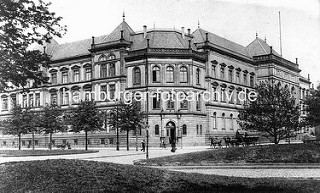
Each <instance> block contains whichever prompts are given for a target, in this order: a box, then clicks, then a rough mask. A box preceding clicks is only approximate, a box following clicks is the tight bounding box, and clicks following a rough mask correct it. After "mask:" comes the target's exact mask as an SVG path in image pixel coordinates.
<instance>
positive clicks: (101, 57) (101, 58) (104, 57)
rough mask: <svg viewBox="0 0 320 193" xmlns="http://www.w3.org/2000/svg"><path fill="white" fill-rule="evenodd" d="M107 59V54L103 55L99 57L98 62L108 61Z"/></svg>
mask: <svg viewBox="0 0 320 193" xmlns="http://www.w3.org/2000/svg"><path fill="white" fill-rule="evenodd" d="M106 60H107V57H106V56H105V55H101V56H100V57H99V59H98V62H103V61H106Z"/></svg>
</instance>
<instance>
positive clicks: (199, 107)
mask: <svg viewBox="0 0 320 193" xmlns="http://www.w3.org/2000/svg"><path fill="white" fill-rule="evenodd" d="M196 109H197V111H200V110H201V100H200V98H199V99H198V100H197V101H196Z"/></svg>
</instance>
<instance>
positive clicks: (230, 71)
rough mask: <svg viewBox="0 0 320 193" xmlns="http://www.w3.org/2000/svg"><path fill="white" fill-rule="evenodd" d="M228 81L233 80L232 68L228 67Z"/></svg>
mask: <svg viewBox="0 0 320 193" xmlns="http://www.w3.org/2000/svg"><path fill="white" fill-rule="evenodd" d="M228 76H229V81H230V82H233V70H232V69H229V75H228Z"/></svg>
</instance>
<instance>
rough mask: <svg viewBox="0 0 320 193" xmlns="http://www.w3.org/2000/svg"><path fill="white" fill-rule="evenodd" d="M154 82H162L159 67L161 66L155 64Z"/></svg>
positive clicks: (153, 69)
mask: <svg viewBox="0 0 320 193" xmlns="http://www.w3.org/2000/svg"><path fill="white" fill-rule="evenodd" d="M152 82H160V68H159V66H154V67H153V68H152Z"/></svg>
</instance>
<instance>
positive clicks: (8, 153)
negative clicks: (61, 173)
mask: <svg viewBox="0 0 320 193" xmlns="http://www.w3.org/2000/svg"><path fill="white" fill-rule="evenodd" d="M96 152H99V151H98V150H89V151H85V150H0V157H25V156H49V155H69V154H83V153H96Z"/></svg>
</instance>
